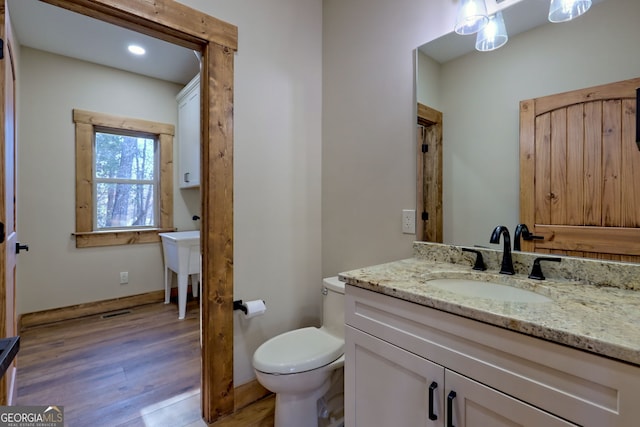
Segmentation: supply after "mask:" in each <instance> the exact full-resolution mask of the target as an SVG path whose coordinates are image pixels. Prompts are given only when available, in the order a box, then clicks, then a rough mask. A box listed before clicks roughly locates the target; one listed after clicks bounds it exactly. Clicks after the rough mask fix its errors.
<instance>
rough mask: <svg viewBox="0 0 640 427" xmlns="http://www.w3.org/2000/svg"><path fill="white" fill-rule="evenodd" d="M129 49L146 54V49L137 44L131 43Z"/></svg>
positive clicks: (135, 52) (138, 53) (135, 53)
mask: <svg viewBox="0 0 640 427" xmlns="http://www.w3.org/2000/svg"><path fill="white" fill-rule="evenodd" d="M128 49H129V52H131V53H133V54H134V55H144V54H145V52H146V50H144V48H143V47H142V46H138V45H136V44H130V45H129V47H128Z"/></svg>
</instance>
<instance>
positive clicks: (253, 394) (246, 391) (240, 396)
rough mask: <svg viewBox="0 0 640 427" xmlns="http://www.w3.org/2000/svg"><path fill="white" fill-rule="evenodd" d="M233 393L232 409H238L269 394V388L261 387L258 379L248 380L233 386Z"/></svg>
mask: <svg viewBox="0 0 640 427" xmlns="http://www.w3.org/2000/svg"><path fill="white" fill-rule="evenodd" d="M233 393H234V394H233V396H234V398H233V403H234V405H233V407H234V411H238V410H240V409H242V408H244V407H245V406H248V405H250V404H252V403H254V402H257V401H258V400H260V399H262V398H264V397H265V396H268V395H270V394H271V392H270V391H269V390H267V389H266V388H264V387H262V384H260V383H259V382H258V380H253V381H249V382H248V383H245V384H242V385H239V386H238V387H235V388H234V391H233Z"/></svg>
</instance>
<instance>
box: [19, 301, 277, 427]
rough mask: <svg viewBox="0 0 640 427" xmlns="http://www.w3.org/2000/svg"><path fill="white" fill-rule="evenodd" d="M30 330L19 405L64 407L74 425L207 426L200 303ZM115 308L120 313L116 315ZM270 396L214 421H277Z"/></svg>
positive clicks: (25, 334) (236, 426) (237, 424)
mask: <svg viewBox="0 0 640 427" xmlns="http://www.w3.org/2000/svg"><path fill="white" fill-rule="evenodd" d="M128 311H129V312H128V313H126V314H122V315H117V316H111V317H109V316H103V315H96V316H89V317H85V318H81V319H75V320H67V321H63V322H57V323H53V324H50V325H44V326H38V327H34V328H30V329H27V330H25V331H22V333H21V337H20V339H21V345H20V347H21V348H20V352H19V354H18V397H17V399H16V404H18V405H61V406H63V407H64V415H65V425H66V426H68V427H85V426H86V427H101V426H105V427H207V424H206V423H205V422H204V421H203V420H202V418H201V411H200V369H201V368H200V342H199V336H200V335H199V323H198V317H199V312H198V302H197V301H189V302H188V304H187V313H186V317H185V319H184V320H181V321H180V320H178V311H177V307H176V305H175V304H169V305H164V304H162V303H160V304H148V305H143V306H138V307H134V308H132V309H129V310H128ZM110 314H115V313H110ZM274 400H275V399H274V398H273V396H272V397H269V398H266V399H263V400H261V401H259V402H256V403H255V404H253V405H249V406H248V407H247V408H245V409H243V410H241V411H239V412H237V413H235V414H233V415H231V416H229V417H227V418H225V419H223V420H220V421H218V422H216V423H214V424H212V426H213V427H272V426H273V408H274Z"/></svg>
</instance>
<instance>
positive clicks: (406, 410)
mask: <svg viewBox="0 0 640 427" xmlns="http://www.w3.org/2000/svg"><path fill="white" fill-rule="evenodd" d="M347 341H348V347H347V359H351V360H354V361H355V362H354V364H353V370H354V372H352V373H351V375H352V377H348V378H349V379H350V380H354V382H353V384H350V391H351V392H352V394H353V397H354V398H355V405H354V411H352V413H351V414H350V415H351V416H350V417H349V418H348V419H349V420H350V422H349V423H348V425H353V426H363V427H364V426H367V427H371V426H392V425H397V426H424V427H444V426H447V427H449V426H456V427H463V426H466V427H487V426H491V427H501V426H505V427H507V426H513V425H521V426H525V427H539V426H545V427H566V426H576V424H572V423H570V422H567V421H564V420H562V419H560V418H558V417H555V416H553V415H551V414H548V413H546V412H544V411H541V410H539V409H537V408H535V407H533V406H531V405H528V404H526V403H524V402H522V401H520V400H517V399H514V398H512V397H510V396H507V395H506V394H504V393H501V392H499V391H497V390H495V389H492V388H490V387H487V386H485V385H483V384H480V383H479V382H477V381H474V380H472V379H470V378H467V377H465V376H462V375H459V374H457V373H456V372H454V371H451V370H449V369H447V368H445V367H443V366H441V365H438V364H435V363H433V362H431V361H429V360H427V359H425V358H422V357H419V356H416V355H415V354H413V353H410V352H408V351H406V350H403V349H401V348H400V347H396V346H394V345H392V344H389V343H387V342H385V341H382V340H380V339H378V338H375V337H373V336H371V335H368V334H366V333H364V332H362V331H359V330H357V329H354V328H352V327H350V326H347ZM347 399H349V396H347ZM349 401H351V400H349Z"/></svg>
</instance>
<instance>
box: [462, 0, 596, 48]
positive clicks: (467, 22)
mask: <svg viewBox="0 0 640 427" xmlns="http://www.w3.org/2000/svg"><path fill="white" fill-rule="evenodd" d="M459 1H460V3H459V4H458V11H457V13H456V24H455V26H454V30H455V32H456V33H458V34H462V35H468V34H476V33H477V36H476V49H477V50H479V51H481V52H488V51H491V50H495V49H498V48H499V47H501V46H503V45H504V44H505V43H506V42H507V40H508V39H509V36H508V35H507V29H506V27H505V24H504V19H503V18H502V12H496V13H495V14H493V15H491V16H488V15H487V6H486V4H485V0H459ZM496 2H497V1H496ZM497 3H499V2H497ZM591 3H592V0H551V3H550V5H549V21H550V22H566V21H570V20H572V19H575V18H577V17H578V16H580V15H582V14H583V13H585V12H586V11H587V10H589V8H590V7H591Z"/></svg>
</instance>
